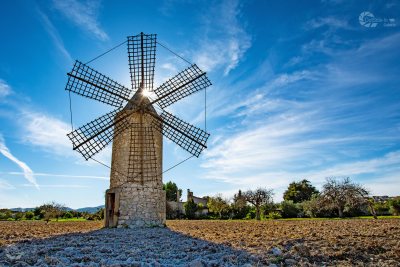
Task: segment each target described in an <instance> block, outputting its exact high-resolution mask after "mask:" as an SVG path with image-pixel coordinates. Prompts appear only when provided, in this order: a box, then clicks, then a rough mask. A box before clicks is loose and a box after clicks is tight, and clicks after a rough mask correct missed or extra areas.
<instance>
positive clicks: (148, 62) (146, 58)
mask: <svg viewBox="0 0 400 267" xmlns="http://www.w3.org/2000/svg"><path fill="white" fill-rule="evenodd" d="M128 60H129V71H130V73H131V83H132V89H133V90H138V89H139V88H140V87H141V85H142V88H144V89H146V90H148V91H153V82H154V66H155V62H156V35H155V34H144V33H141V34H138V35H136V36H129V37H128Z"/></svg>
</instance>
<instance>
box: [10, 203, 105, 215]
mask: <svg viewBox="0 0 400 267" xmlns="http://www.w3.org/2000/svg"><path fill="white" fill-rule="evenodd" d="M102 208H104V205H100V206H97V207H85V208H79V209H71V208H69V207H65V210H75V211H79V212H87V213H96V212H97V211H98V210H99V209H102ZM34 209H35V208H12V209H10V210H11V211H19V212H21V211H22V212H26V211H32V210H34Z"/></svg>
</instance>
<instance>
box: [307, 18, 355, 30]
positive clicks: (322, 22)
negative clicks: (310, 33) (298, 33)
mask: <svg viewBox="0 0 400 267" xmlns="http://www.w3.org/2000/svg"><path fill="white" fill-rule="evenodd" d="M306 26H307V27H308V28H310V29H316V28H320V27H324V26H327V27H329V28H336V29H349V28H350V25H349V23H348V21H347V19H344V18H337V17H324V18H317V19H312V20H310V21H308V22H307V24H306Z"/></svg>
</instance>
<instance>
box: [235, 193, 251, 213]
mask: <svg viewBox="0 0 400 267" xmlns="http://www.w3.org/2000/svg"><path fill="white" fill-rule="evenodd" d="M231 208H232V213H233V218H235V219H243V218H245V217H246V215H247V213H249V211H250V207H249V205H247V201H246V199H245V197H244V196H243V194H242V191H241V190H239V192H238V193H237V194H235V195H234V196H233V203H232V205H231Z"/></svg>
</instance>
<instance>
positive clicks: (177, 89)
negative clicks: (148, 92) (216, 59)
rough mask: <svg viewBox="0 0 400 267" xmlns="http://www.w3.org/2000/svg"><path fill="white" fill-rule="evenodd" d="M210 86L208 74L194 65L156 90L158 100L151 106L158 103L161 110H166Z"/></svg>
mask: <svg viewBox="0 0 400 267" xmlns="http://www.w3.org/2000/svg"><path fill="white" fill-rule="evenodd" d="M210 85H211V82H210V80H209V79H208V78H207V76H206V73H205V72H203V71H202V70H200V69H199V67H197V65H195V64H194V65H192V66H190V67H189V68H187V69H185V70H184V71H182V72H181V73H179V74H178V75H176V76H175V77H173V78H171V79H169V80H168V81H166V82H165V83H163V84H162V85H161V86H160V87H158V88H157V89H155V90H154V92H155V93H156V95H157V96H158V99H156V100H154V101H153V102H152V103H151V104H153V103H156V102H157V103H158V104H159V105H160V107H161V108H165V107H168V106H169V105H172V104H173V103H175V102H177V101H178V100H180V99H182V98H184V97H186V96H189V95H191V94H193V93H196V92H198V91H200V90H203V89H205V88H207V87H208V86H210Z"/></svg>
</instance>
